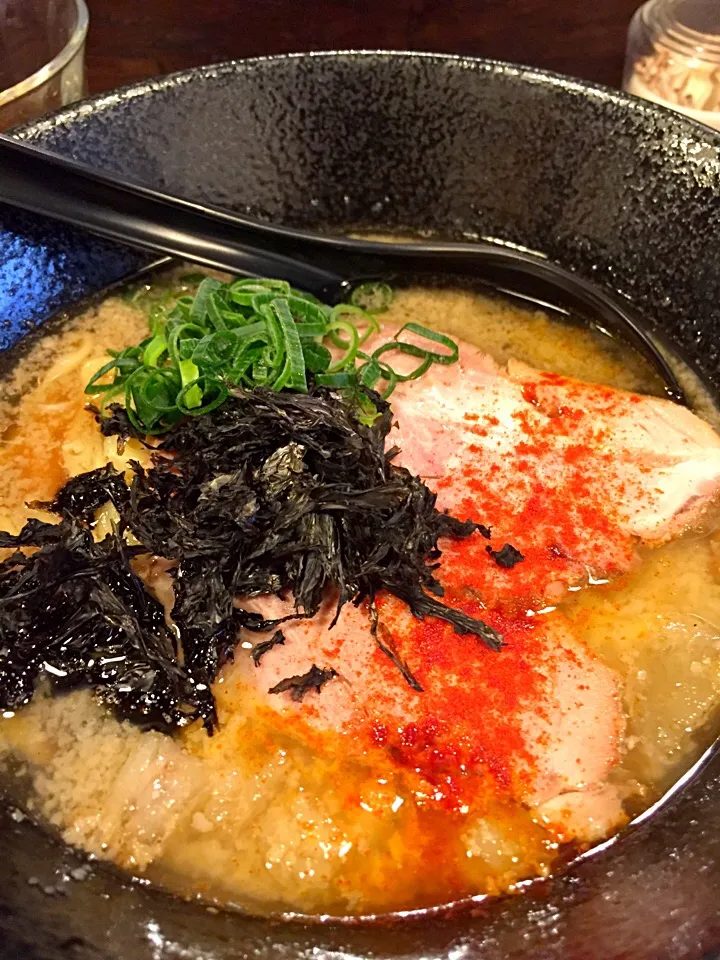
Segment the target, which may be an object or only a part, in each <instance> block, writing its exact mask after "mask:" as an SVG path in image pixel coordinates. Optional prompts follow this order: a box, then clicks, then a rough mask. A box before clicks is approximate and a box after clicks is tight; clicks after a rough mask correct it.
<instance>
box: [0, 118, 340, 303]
mask: <svg viewBox="0 0 720 960" xmlns="http://www.w3.org/2000/svg"><path fill="white" fill-rule="evenodd" d="M0 202H4V203H8V204H10V205H12V206H15V207H21V208H23V209H25V210H30V211H32V212H33V213H38V214H41V215H43V216H48V217H52V218H53V219H56V220H62V221H64V222H65V223H70V224H72V225H73V226H76V227H82V228H84V229H85V230H88V231H90V232H91V233H94V234H98V235H99V236H102V237H106V238H107V239H110V240H116V241H119V242H121V243H127V244H129V245H131V246H133V247H140V248H142V249H146V250H152V251H155V252H159V253H167V254H171V255H172V256H176V257H181V258H182V259H184V260H190V261H192V262H194V263H198V264H202V265H203V266H208V267H216V268H218V269H220V270H227V271H229V272H230V273H234V274H239V275H241V276H249V277H259V276H265V277H281V278H282V279H283V280H287V281H288V282H289V283H291V284H292V285H293V286H296V287H299V288H302V289H304V290H307V291H308V292H310V293H313V294H315V295H316V296H318V297H320V298H325V299H328V300H331V301H334V300H337V299H340V298H341V296H342V293H343V291H344V290H345V286H346V285H345V283H344V281H343V278H342V277H340V276H339V275H338V274H336V273H334V272H332V271H330V270H324V269H321V268H320V267H316V266H313V265H311V264H306V263H304V262H303V261H301V260H298V259H295V258H294V257H293V258H291V257H288V256H285V255H284V254H282V253H275V252H272V251H268V250H264V249H262V248H258V247H255V246H246V245H245V244H243V243H242V242H239V241H240V240H241V239H242V237H240V236H239V228H238V226H237V225H236V223H235V222H234V217H233V216H232V215H228V214H225V213H223V212H222V211H217V212H216V211H208V210H206V209H205V208H203V207H201V206H199V205H197V204H194V203H191V202H190V201H188V200H182V199H180V198H177V197H170V196H167V195H165V194H161V193H158V192H157V191H155V190H151V189H149V188H148V187H143V186H139V185H136V184H130V183H127V182H125V181H124V180H122V179H120V178H116V177H108V176H105V175H104V174H102V173H99V172H96V171H94V170H92V169H90V168H87V167H85V166H82V165H80V164H77V163H74V162H72V161H70V160H66V159H64V158H62V157H58V156H56V155H54V154H50V153H46V152H45V151H44V150H41V149H39V148H38V147H35V146H28V145H26V144H24V143H22V142H20V141H17V140H13V139H11V138H10V137H6V136H0Z"/></svg>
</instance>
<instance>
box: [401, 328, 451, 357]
mask: <svg viewBox="0 0 720 960" xmlns="http://www.w3.org/2000/svg"><path fill="white" fill-rule="evenodd" d="M404 330H409V331H410V333H416V334H418V336H421V337H425V339H426V340H432V341H433V343H441V344H442V345H443V346H444V347H447V349H448V351H449V353H438V352H437V351H432V350H427V349H426V348H424V347H423V348H421V349H422V350H423V351H424V352H425V354H426V355H427V356H428V357H430V358H431V359H432V362H433V363H445V364H450V363H456V362H457V359H458V356H459V348H458V345H457V343H455V341H454V340H453V339H452V337H448V336H446V335H445V334H444V333H439V332H438V331H437V330H431V329H430V328H429V327H423V326H422V324H420V323H413V322H412V321H411V322H410V323H406V324H405V326H404V327H401V328H400V329H399V330H398V332H397V333H396V334H395V340H397V339H398V337H399V336H400V334H401V333H402V332H403V331H404ZM398 343H403V344H404V345H405V346H413V344H409V343H408V344H406V343H405V342H404V341H401V340H398ZM406 352H409V351H406ZM419 355H420V354H417V353H416V354H415V356H419Z"/></svg>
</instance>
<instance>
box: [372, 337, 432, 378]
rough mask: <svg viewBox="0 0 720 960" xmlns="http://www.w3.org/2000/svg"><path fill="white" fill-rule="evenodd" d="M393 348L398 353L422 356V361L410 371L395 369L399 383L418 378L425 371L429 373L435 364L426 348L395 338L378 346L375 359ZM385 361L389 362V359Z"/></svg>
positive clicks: (374, 355)
mask: <svg viewBox="0 0 720 960" xmlns="http://www.w3.org/2000/svg"><path fill="white" fill-rule="evenodd" d="M391 350H397V351H398V353H404V354H409V355H410V356H412V357H420V363H419V364H418V365H417V367H415V369H414V370H412V371H411V372H410V373H398V371H397V370H395V377H396V379H397V381H398V382H399V383H405V382H406V381H407V380H417V379H418V377H422V375H423V374H424V373H427V372H428V370H429V369H430V367H431V366H432V365H433V359H432V357H431V356H430V355H429V354H428V353H427V351H426V350H422V349H421V348H420V347H416V346H415V344H414V343H398V342H396V341H394V340H391V341H390V343H384V344H383V345H382V346H380V347H378V348H377V350H376V351H375V352H374V353H373V359H374V360H378V359H379V358H380V357H381V356H382V355H383V354H385V353H388V352H389V351H391ZM384 362H385V363H386V364H387V360H386V361H384Z"/></svg>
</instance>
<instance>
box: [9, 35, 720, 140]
mask: <svg viewBox="0 0 720 960" xmlns="http://www.w3.org/2000/svg"><path fill="white" fill-rule="evenodd" d="M348 56H350V57H353V58H362V57H382V58H397V59H403V58H409V59H413V60H418V59H420V60H430V61H437V62H441V63H442V62H447V63H454V64H459V65H460V66H463V65H467V67H468V68H473V69H477V68H478V66H480V67H482V68H483V69H486V70H487V72H488V73H498V72H500V73H504V74H506V75H508V76H515V77H517V78H519V79H522V80H523V81H524V82H526V83H537V84H539V85H541V86H548V85H550V86H557V87H561V88H562V89H564V90H567V91H571V92H574V93H578V94H582V95H583V96H588V95H590V96H592V97H594V98H596V99H597V100H598V101H600V102H609V103H616V104H623V105H624V106H626V107H629V108H630V109H632V110H635V111H638V112H639V113H641V114H644V115H647V116H657V115H658V113H660V115H665V116H667V115H671V116H673V117H675V118H676V119H678V120H679V121H681V122H685V123H688V124H689V125H690V128H695V129H700V130H702V131H703V134H704V135H707V136H710V137H714V138H715V139H716V142H717V146H718V148H720V133H718V132H717V131H715V130H713V129H712V128H711V127H708V126H706V125H705V124H702V123H699V122H697V121H694V120H691V119H689V118H687V117H685V116H683V115H681V114H679V113H677V112H676V111H674V110H671V109H669V108H667V107H664V106H662V105H660V104H656V103H651V102H650V101H648V100H643V99H642V98H641V97H636V96H633V95H632V94H629V93H625V92H624V91H623V90H619V89H617V90H616V89H615V88H613V87H609V86H606V85H604V84H599V83H594V82H592V81H586V80H582V79H579V78H575V77H569V76H566V75H565V74H562V73H557V72H556V71H553V70H543V69H541V68H539V67H532V66H529V65H526V64H519V63H512V62H510V61H508V60H495V59H490V58H487V57H473V56H465V55H464V54H455V53H432V52H431V51H414V50H379V49H372V48H368V49H360V50H353V49H347V50H311V51H308V52H307V53H302V52H300V53H281V54H276V55H273V56H265V57H248V58H246V59H238V60H224V61H222V62H220V63H210V64H206V65H204V66H200V67H190V68H188V69H186V70H178V71H175V72H174V73H167V74H163V75H162V76H159V77H150V78H148V79H147V80H140V81H137V82H136V83H130V84H126V85H125V86H121V87H116V88H115V89H113V90H110V91H108V92H107V93H100V94H96V95H93V96H89V97H86V98H85V99H83V100H78V101H77V102H75V103H73V104H71V105H70V106H66V107H61V108H59V109H58V110H54V111H52V112H51V113H48V114H45V115H44V116H43V117H39V118H38V119H36V120H32V121H30V122H29V123H24V124H20V125H18V126H16V127H15V128H13V130H12V131H11V133H12V134H13V135H14V136H16V137H19V138H21V139H28V138H31V137H33V136H36V135H42V134H43V133H44V132H45V131H47V130H51V129H53V128H54V127H56V126H59V125H61V124H64V123H67V122H68V121H72V120H73V119H75V118H76V117H82V116H83V115H85V114H87V113H93V114H95V113H98V112H102V111H103V110H105V109H107V108H109V107H112V106H115V105H116V104H118V103H120V102H129V101H132V100H133V99H135V98H136V97H145V96H147V95H148V93H151V92H153V91H155V90H164V89H166V88H170V87H175V86H177V85H178V83H195V82H197V80H198V78H202V77H206V76H207V77H218V76H222V75H224V74H234V73H239V72H241V71H243V70H246V69H248V70H253V69H255V68H257V67H258V66H260V65H263V64H268V65H271V64H274V63H282V62H285V61H293V60H300V61H308V60H326V59H331V60H332V59H341V58H343V57H348Z"/></svg>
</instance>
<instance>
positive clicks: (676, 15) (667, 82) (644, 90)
mask: <svg viewBox="0 0 720 960" xmlns="http://www.w3.org/2000/svg"><path fill="white" fill-rule="evenodd" d="M623 86H624V88H625V90H627V91H628V93H633V94H635V95H636V96H639V97H644V98H645V99H646V100H653V101H654V102H655V103H660V104H662V106H665V107H670V108H671V109H673V110H679V111H680V112H681V113H684V114H686V115H687V116H689V117H692V118H693V119H694V120H699V121H700V122H701V123H705V124H707V125H708V126H711V127H715V129H717V130H720V0H648V2H647V3H645V4H643V6H642V7H640V9H639V10H638V11H637V12H636V14H635V16H634V17H633V20H632V23H631V25H630V30H629V33H628V46H627V55H626V59H625V77H624V83H623Z"/></svg>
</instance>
